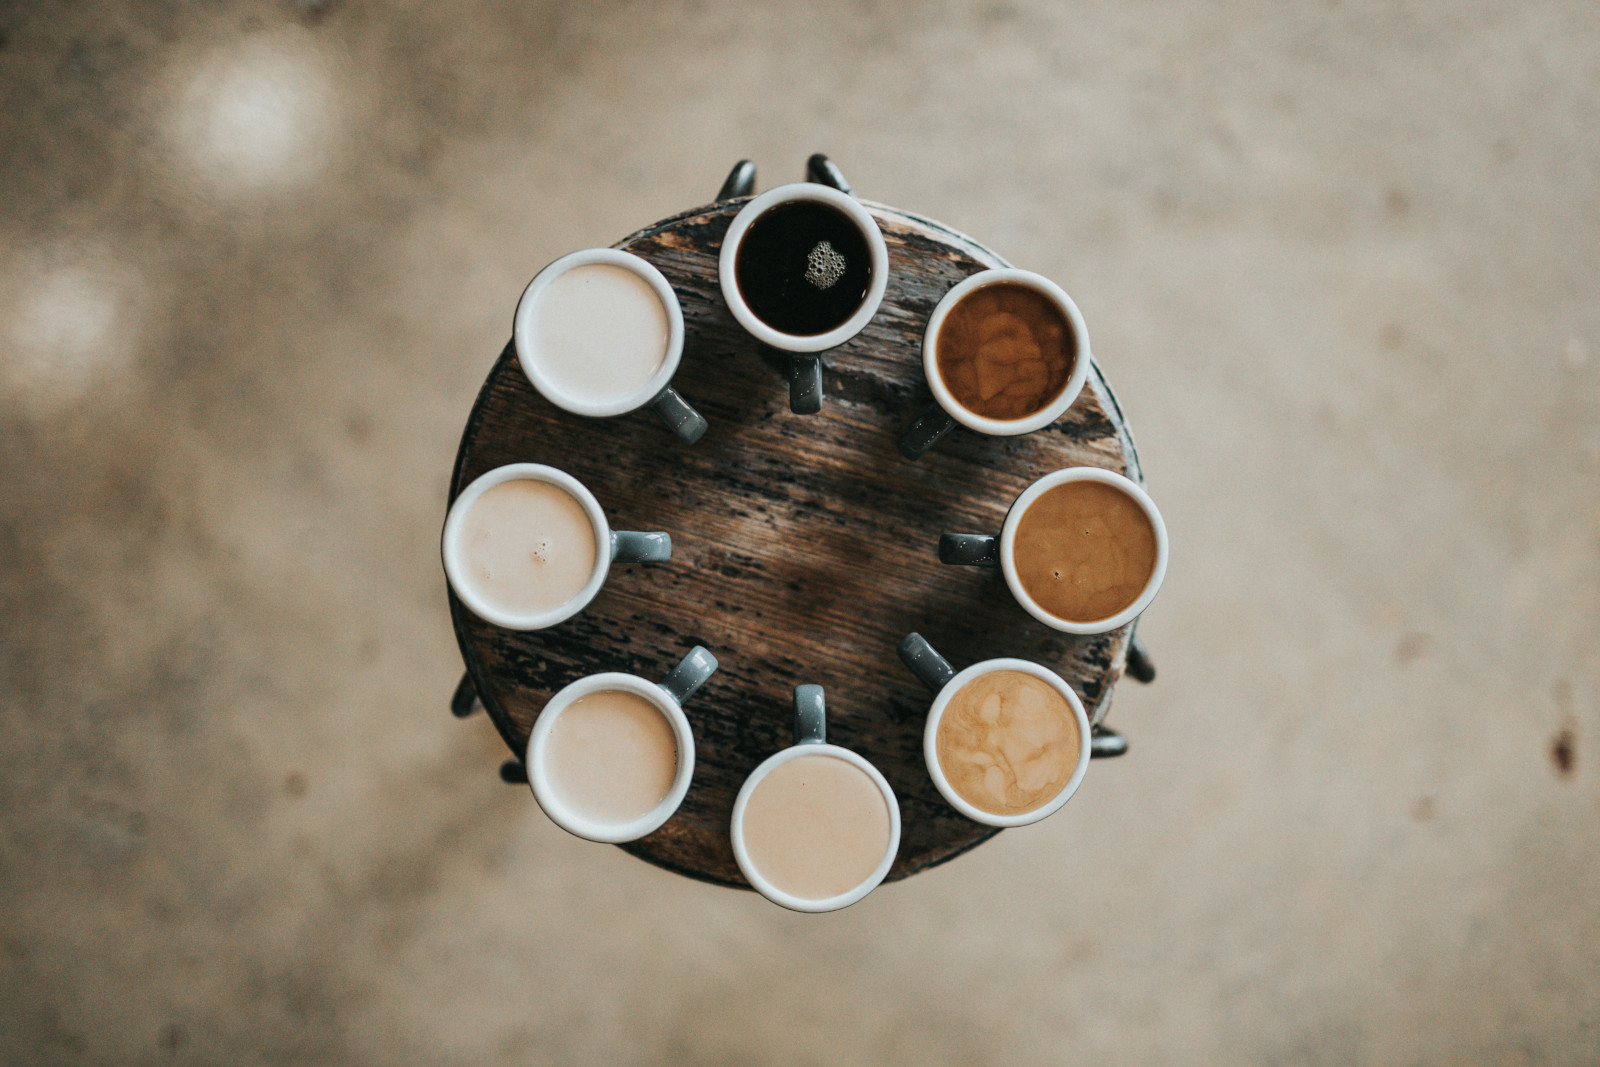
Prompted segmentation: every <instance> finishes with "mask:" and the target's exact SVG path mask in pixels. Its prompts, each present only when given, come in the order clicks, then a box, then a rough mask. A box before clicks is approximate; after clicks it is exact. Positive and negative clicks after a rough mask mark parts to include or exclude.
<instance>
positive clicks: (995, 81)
mask: <svg viewBox="0 0 1600 1067" xmlns="http://www.w3.org/2000/svg"><path fill="white" fill-rule="evenodd" d="M818 150H821V151H825V152H828V153H830V154H831V155H832V156H833V157H834V158H835V159H836V160H837V161H838V162H839V164H840V165H841V167H842V168H843V169H844V172H845V174H846V175H847V176H848V177H849V179H850V180H851V181H852V182H853V183H854V185H855V186H856V188H857V190H858V191H859V192H860V193H861V194H862V195H863V196H865V197H867V198H869V199H874V200H879V201H883V202H886V203H889V204H893V205H896V206H898V207H901V208H904V209H906V210H909V211H913V212H917V213H920V214H925V215H928V216H932V217H934V218H937V219H940V220H942V221H944V222H946V223H948V224H949V225H951V226H954V227H956V228H957V229H960V230H963V231H966V232H968V233H971V234H973V235H975V236H977V237H978V238H979V239H980V240H982V241H984V242H985V243H987V244H989V245H990V246H991V247H993V248H995V249H996V250H997V251H999V252H1000V253H1001V254H1002V255H1005V256H1007V257H1008V258H1010V259H1011V260H1013V261H1014V262H1016V263H1017V264H1018V265H1020V266H1025V267H1029V268H1032V269H1034V270H1038V271H1041V272H1043V273H1045V274H1047V275H1049V276H1051V277H1052V278H1054V279H1056V280H1058V281H1059V282H1060V283H1061V284H1062V285H1063V286H1064V287H1065V288H1066V289H1067V290H1068V291H1069V292H1070V293H1072V294H1073V295H1074V296H1075V298H1076V299H1077V301H1078V303H1079V304H1080V306H1081V307H1082V308H1083V310H1084V313H1085V316H1086V318H1087V320H1088V322H1089V326H1090V330H1091V332H1092V334H1093V337H1094V345H1095V352H1096V354H1097V357H1098V359H1099V360H1100V362H1101V364H1102V366H1103V367H1104V370H1105V373H1106V375H1107V377H1108V378H1109V379H1110V381H1111V383H1112V385H1113V386H1114V387H1115V388H1116V390H1117V392H1118V394H1119V397H1120V399H1121V401H1122V403H1123V406H1124V408H1125V410H1126V411H1127V412H1128V414H1129V417H1130V421H1131V423H1132V427H1133V430H1134V432H1135V434H1136V436H1137V439H1138V442H1139V444H1140V446H1141V452H1142V456H1143V459H1144V463H1145V468H1146V471H1147V474H1148V477H1149V484H1150V488H1151V490H1152V492H1153V493H1154V495H1155V496H1156V498H1157V500H1158V501H1160V503H1161V506H1162V508H1163V510H1164V512H1165V514H1166V517H1167V521H1168V524H1169V527H1170V530H1171V533H1172V538H1173V555H1172V565H1171V571H1170V575H1169V577H1168V580H1167V584H1166V587H1165V589H1164V590H1163V592H1162V594H1161V596H1160V597H1159V598H1158V599H1157V600H1156V602H1155V604H1154V605H1153V607H1152V608H1151V609H1150V611H1149V612H1148V613H1147V615H1146V616H1145V621H1144V623H1143V624H1142V626H1141V632H1142V633H1143V634H1144V635H1145V636H1146V638H1147V640H1148V642H1149V645H1150V648H1151V650H1152V653H1153V655H1154V657H1155V659H1156V662H1157V665H1158V666H1159V668H1160V671H1161V676H1160V678H1159V679H1158V681H1157V682H1156V684H1155V685H1153V686H1151V687H1149V688H1140V687H1138V686H1135V685H1132V684H1125V685H1124V686H1123V687H1122V690H1121V691H1120V692H1119V693H1118V696H1117V702H1116V707H1115V709H1114V710H1113V712H1112V715H1111V719H1110V721H1111V722H1112V723H1113V724H1115V725H1116V726H1118V727H1119V728H1120V729H1122V730H1124V731H1126V732H1127V733H1128V734H1129V735H1130V737H1131V740H1132V745H1133V747H1132V751H1131V753H1130V755H1129V756H1128V757H1127V758H1126V759H1123V760H1120V761H1114V762H1111V763H1105V764H1097V765H1096V766H1095V767H1094V768H1093V770H1092V772H1091V774H1090V777H1089V779H1088V781H1087V782H1086V783H1085V785H1084V788H1083V789H1082V791H1081V792H1080V793H1079V794H1078V797H1077V798H1076V799H1075V800H1074V802H1073V803H1072V804H1071V805H1070V807H1069V808H1067V809H1065V811H1064V812H1063V813H1062V814H1061V815H1060V816H1057V817H1055V818H1053V819H1050V820H1048V821H1047V822H1045V823H1042V824H1040V825H1038V826H1036V827H1032V828H1029V829H1026V830H1019V831H1008V832H1006V833H1004V834H1002V835H1001V836H1000V837H999V838H997V839H996V840H995V841H993V842H991V843H989V844H986V845H985V846H983V847H982V848H980V849H978V850H977V851H975V852H973V853H971V854H969V855H967V856H964V857H961V858H960V859H958V860H956V861H955V862H952V863H950V864H948V865H947V866H944V867H941V868H939V869H937V870H934V871H932V872H929V873H926V874H923V875H920V876H918V877H916V878H913V879H911V880H909V881H906V882H903V883H899V884H894V885H890V886H887V887H885V888H883V889H882V890H881V891H879V892H877V893H875V894H873V895H872V896H871V897H869V898H868V899H867V900H866V901H864V902H863V903H861V904H859V905H857V906H856V907H853V908H851V909H849V910H848V911H846V912H843V913H840V914H838V915H835V916H832V917H826V918H816V917H808V916H800V915H791V914H788V913H786V912H783V911H781V910H780V909H778V908H776V907H774V906H772V905H770V904H767V903H766V902H764V901H762V900H760V899H759V898H756V897H754V896H753V895H750V894H744V893H738V892H734V891H729V890H723V889H716V888H712V887H709V886H705V885H700V884H696V883H693V882H690V881H686V880H684V879H681V878H678V877H675V876H673V875H670V874H667V873H664V872H662V871H659V870H656V869H655V868H652V867H649V866H647V865H645V864H643V863H640V862H639V861H637V860H634V859H632V858H630V857H628V856H626V855H624V854H623V853H621V852H620V851H618V850H615V849H612V848H607V847H602V846H594V845H587V844H585V843H583V842H580V841H578V840H576V839H574V838H571V837H569V836H567V835H566V834H565V833H563V832H562V831H560V830H558V829H557V828H555V827H554V826H553V825H552V824H551V823H550V822H548V821H547V820H546V819H545V818H544V817H543V815H542V814H541V813H540V812H539V811H538V809H537V807H536V806H535V805H534V803H533V802H532V800H531V798H530V797H529V796H528V794H527V792H526V790H523V789H517V788H512V787H507V786H504V785H502V784H500V783H499V781H498V780H497V779H496V776H495V773H494V770H495V767H496V766H497V764H498V763H499V761H500V759H501V758H503V756H504V754H505V749H504V746H503V745H502V743H501V742H500V740H499V739H498V738H497V737H496V736H495V734H494V732H493V730H492V729H491V727H490V725H489V723H488V722H487V721H486V720H484V719H483V718H481V717H480V718H477V719H474V720H471V721H469V722H467V723H465V724H463V723H458V722H456V721H454V720H452V719H451V718H450V716H449V715H448V713H447V712H446V709H445V703H446V698H447V697H448V695H449V692H450V690H451V688H452V686H453V685H454V683H455V681H456V678H457V676H458V674H459V671H460V657H459V654H458V652H457V650H456V647H455V643H454V639H453V636H452V633H451V629H450V624H449V619H448V615H447V611H446V606H445V592H444V583H443V578H442V575H441V573H440V568H439V565H438V561H437V554H436V552H437V550H436V543H437V536H438V531H439V527H440V524H441V522H442V519H443V513H444V502H445V491H446V484H447V477H448V473H449V470H450V464H451V460H452V458H453V456H454V452H455V447H456V442H457V438H458V435H459V433H460V430H461V427H462V425H463V423H464V421H465V418H466V415H467V412H468V410H469V408H470V406H471V402H472V399H473V397H474V395H475V392H476V389H477V387H478V385H479V383H480V382H481V381H482V379H483V377H484V375H485V374H486V372H487V371H488V368H489V366H490V364H491V362H492V361H493V359H494V357H495V356H496V355H497V354H498V352H499V351H500V348H501V346H502V345H503V344H504V342H505V340H506V338H507V336H508V335H509V330H510V323H511V312H512V308H513V306H514V304H515V301H516V298H517V296H518V294H519V292H520V290H521V287H522V286H523V284H524V283H526V281H527V280H528V278H529V277H530V276H531V275H532V274H533V273H534V272H535V270H537V269H538V267H540V266H541V265H542V264H544V263H545V262H546V261H548V260H550V259H552V258H554V257H555V256H556V255H558V254H560V253H563V252H567V251H570V250H572V249H575V248H580V247H585V246H590V245H597V244H609V243H611V242H612V241H614V240H617V239H618V238H620V237H622V236H623V235H625V234H627V233H629V232H631V231H632V230H634V229H636V228H638V227H640V226H643V225H645V224H647V223H650V222H652V221H654V220H656V219H658V218H660V217H663V216H666V215H668V214H671V213H673V212H676V211H678V210H680V209H683V208H687V207H690V206H693V205H696V204H699V203H703V202H705V201H707V200H709V199H710V198H711V196H712V194H713V193H714V192H715V190H716V189H717V187H718V185H719V184H720V183H721V181H722V179H723V177H724V175H725V174H726V172H727V170H728V168H729V167H730V166H731V165H732V164H733V163H734V161H735V160H737V159H738V158H740V157H742V156H748V157H750V158H753V159H755V160H756V161H757V162H758V164H759V165H760V167H761V186H762V187H767V186H770V185H773V184H777V183H779V182H781V181H787V180H793V179H795V178H798V177H799V176H800V174H801V170H802V166H803V163H804V160H805V158H806V156H807V155H808V154H809V153H811V152H813V151H818ZM1597 249H1600V8H1597V6H1596V5H1595V4H1593V3H1592V2H1590V0H1571V2H1565V3H1527V2H1520V3H1513V2H1509V0H1501V2H1489V3H1486V2H1460V0H1452V2H1446V0H1437V2H1428V3H1400V4H1397V3H1391V2H1377V0H1374V2H1361V3H1350V2H1344V3H1340V2H1321V3H1301V2H1293V3H1283V2H1276V0H1274V2H1257V3H1248V2H1246V3H1230V4H1213V3H1204V2H1194V0H1186V2H1181V3H1174V4H1164V5H1130V4H1122V3H1111V2H1103V3H1091V2H1083V3H1073V4H1050V3H1044V2H1025V0H1014V2H1011V0H979V2H949V3H941V2H931V0H930V2H922V0H903V2H899V3H889V2H882V3H870V2H860V3H835V2H823V3H817V4H810V5H801V4H789V5H777V4H771V5H765V4H741V3H735V2H727V0H663V2H656V3H587V4H585V3H541V2H534V0H524V2H520V3H496V4H435V3H420V2H414V0H398V2H388V3H375V2H365V0H359V2H358V0H343V2H340V0H329V2H316V0H302V2H300V3H293V2H282V0H274V2H265V0H263V2H256V3H246V2H214V3H207V4H179V3H169V2H153V0H143V2H138V3H133V2H124V3H112V2H103V0H84V2H79V3H21V2H7V3H3V4H0V612H3V615H0V812H3V814H0V832H3V835H4V837H3V845H0V1058H3V1060H4V1062H7V1063H16V1064H161V1063H169V1062H171V1063H191V1064H253V1063H262V1064H480V1063H574V1064H654V1063H685V1064H855V1063H860V1064H889V1063H905V1064H938V1063H958V1062H959V1063H963V1064H1024V1063H1047V1062H1079V1063H1085V1062H1095V1063H1107V1064H1109V1063H1118V1064H1123V1063H1126V1064H1217V1063H1261V1064H1345V1063H1360V1064H1444V1063H1448V1064H1479V1063H1482V1064H1534V1063H1539V1064H1544V1063H1550V1064H1594V1063H1596V1062H1597V1061H1600V1051H1597V1050H1600V898H1597V886H1600V769H1597V768H1600V299H1597V296H1600V294H1597V292H1596V277H1597V274H1596V265H1597Z"/></svg>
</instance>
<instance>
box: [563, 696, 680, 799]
mask: <svg viewBox="0 0 1600 1067" xmlns="http://www.w3.org/2000/svg"><path fill="white" fill-rule="evenodd" d="M544 766H545V773H546V774H547V775H548V776H549V779H550V785H551V787H552V788H553V789H554V790H555V792H556V794H557V795H558V796H559V797H560V798H561V801H562V803H564V804H565V805H566V806H567V807H568V808H570V809H571V810H572V812H573V814H575V815H579V816H581V817H583V818H585V819H589V820H590V821H592V822H598V823H609V824H621V823H628V822H632V821H633V820H634V819H637V818H640V817H641V816H643V815H647V814H649V812H650V811H651V810H652V809H653V808H655V806H656V805H657V804H660V803H661V801H662V800H663V799H664V798H665V797H666V795H667V794H668V793H669V792H671V791H672V779H673V778H674V777H675V776H676V775H677V773H678V741H677V738H676V737H674V736H673V733H672V724H671V723H669V722H668V721H667V717H666V716H665V715H663V714H661V711H660V709H658V708H657V707H656V706H655V705H654V704H652V703H651V702H650V701H648V700H646V699H645V698H644V697H641V696H639V695H638V694H637V693H630V692H628V691H626V690H622V689H600V690H597V691H595V692H593V693H589V694H588V695H586V696H581V697H579V698H578V699H577V700H574V701H573V702H572V703H571V704H569V705H567V707H566V709H565V710H563V711H562V712H561V716H560V717H559V718H558V719H556V723H555V725H554V726H553V727H551V728H550V737H549V739H548V740H547V741H546V743H545V749H544Z"/></svg>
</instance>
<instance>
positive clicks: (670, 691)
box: [660, 645, 717, 704]
mask: <svg viewBox="0 0 1600 1067" xmlns="http://www.w3.org/2000/svg"><path fill="white" fill-rule="evenodd" d="M716 673H717V657H715V656H713V655H712V654H711V653H710V651H709V650H707V649H706V647H705V646H704V645H695V646H694V647H693V648H691V649H690V650H689V654H688V655H687V656H685V657H683V659H681V660H679V661H678V665H677V666H676V667H674V668H672V673H671V674H668V675H667V676H666V677H665V678H663V679H661V683H660V684H661V688H663V689H665V690H666V691H667V695H668V696H669V697H671V698H672V699H673V700H675V701H677V702H678V703H679V704H682V703H683V702H684V701H686V700H688V699H689V698H690V697H692V696H694V691H695V690H696V689H699V688H700V687H701V686H702V685H705V684H706V679H707V678H710V677H711V676H712V675H713V674H716Z"/></svg>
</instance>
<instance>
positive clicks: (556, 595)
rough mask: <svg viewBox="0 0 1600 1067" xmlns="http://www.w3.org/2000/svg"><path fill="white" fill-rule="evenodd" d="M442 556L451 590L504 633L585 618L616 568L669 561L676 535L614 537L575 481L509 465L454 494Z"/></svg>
mask: <svg viewBox="0 0 1600 1067" xmlns="http://www.w3.org/2000/svg"><path fill="white" fill-rule="evenodd" d="M440 554H441V555H442V556H443V557H444V573H445V577H446V578H447V579H449V581H450V588H451V589H453V590H455V594H456V596H457V597H459V598H460V600H461V602H462V603H463V604H465V605H466V606H467V608H468V609H469V610H471V611H472V613H473V614H475V615H477V616H478V617H479V618H481V619H484V620H487V621H488V622H492V623H494V624H495V625H497V626H504V627H505V628H507V629H508V630H542V629H544V628H545V627H547V626H554V625H555V624H556V623H558V622H561V621H563V620H565V619H569V618H571V617H572V616H573V615H576V614H577V613H578V612H580V611H582V610H583V609H584V608H585V607H586V606H587V605H588V603H589V601H591V600H593V599H594V598H595V594H597V593H599V592H600V587H601V586H602V585H604V584H605V580H606V575H607V574H609V573H610V571H611V564H613V563H663V562H665V561H667V560H668V559H671V558H672V537H671V536H670V535H669V534H665V533H634V532H631V531H624V530H613V529H611V526H610V524H609V523H607V522H606V514H605V512H604V511H602V510H601V508H600V502H599V501H598V500H596V499H595V498H594V494H593V493H591V492H589V490H588V489H587V488H585V487H584V485H583V483H582V482H580V481H578V479H576V478H574V477H573V476H572V475H570V474H567V473H566V472H565V471H559V470H557V469H556V468H554V467H547V466H545V465H543V464H541V463H511V464H507V465H506V466H504V467H496V468H495V469H494V470H492V471H489V472H487V473H485V474H483V475H480V476H479V477H478V478H477V479H475V480H474V481H473V482H472V484H471V485H469V486H467V487H466V488H465V489H463V490H462V491H461V495H460V496H458V497H456V499H455V502H454V503H452V504H451V505H450V512H449V514H448V515H447V516H446V517H445V522H444V535H443V537H442V538H441V539H440Z"/></svg>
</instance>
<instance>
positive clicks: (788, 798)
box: [730, 685, 900, 912]
mask: <svg viewBox="0 0 1600 1067" xmlns="http://www.w3.org/2000/svg"><path fill="white" fill-rule="evenodd" d="M730 832H731V834H732V840H733V855H734V858H735V859H736V860H737V861H738V863H739V870H740V871H742V872H743V873H744V876H745V879H746V880H747V881H748V882H749V883H750V884H751V885H752V886H753V887H754V888H755V889H756V891H757V892H759V893H760V894H761V895H762V896H764V897H766V898H767V899H768V900H770V901H772V902H773V903H775V904H781V905H783V906H784V907H786V908H789V909H791V910H793V911H805V912H822V911H837V910H838V909H840V908H845V907H849V906H850V905H851V904H854V903H855V902H856V901H858V900H860V899H861V898H862V897H864V896H866V895H867V894H868V893H870V892H872V890H873V889H875V888H877V886H878V884H879V883H880V882H882V881H883V879H884V876H885V875H887V874H888V873H889V867H890V866H891V865H892V864H893V863H894V857H895V854H896V853H898V852H899V851H900V805H899V802H898V801H896V800H895V795H894V790H893V789H891V788H889V783H888V782H887V781H886V780H885V779H884V777H883V775H882V774H880V773H879V771H878V769H877V768H876V767H874V766H873V765H872V764H871V763H869V762H867V760H865V759H864V758H862V757H861V756H860V755H858V754H856V753H855V752H852V751H850V750H849V749H847V748H840V747H839V746H838V745H830V744H828V743H827V715H826V705H825V701H824V697H823V692H822V687H821V686H817V685H801V686H796V687H795V691H794V745H793V746H792V747H790V748H786V749H784V750H783V751H782V752H779V753H778V754H776V755H774V756H771V757H768V759H767V760H766V761H765V762H764V763H762V764H761V765H760V766H759V767H757V768H756V769H755V770H754V771H752V772H751V774H750V777H749V778H747V779H746V780H745V783H744V787H743V788H742V789H740V790H739V796H738V799H737V800H735V801H734V804H733V825H732V827H731V831H730Z"/></svg>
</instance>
